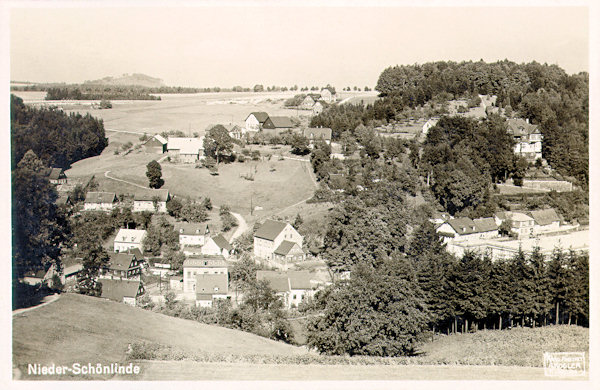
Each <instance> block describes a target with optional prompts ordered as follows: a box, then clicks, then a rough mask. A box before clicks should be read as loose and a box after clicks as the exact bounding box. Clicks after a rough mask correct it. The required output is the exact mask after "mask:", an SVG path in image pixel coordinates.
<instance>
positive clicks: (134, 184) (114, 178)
mask: <svg viewBox="0 0 600 390" xmlns="http://www.w3.org/2000/svg"><path fill="white" fill-rule="evenodd" d="M109 173H110V171H106V172H104V177H106V178H108V179H111V180H115V181H120V182H121V183H125V184H129V185H132V186H135V187H138V188H143V189H145V190H147V189H148V187H144V186H141V185H139V184H136V183H133V182H130V181H127V180H123V179H117V178H116V177H112V176H109V175H108V174H109Z"/></svg>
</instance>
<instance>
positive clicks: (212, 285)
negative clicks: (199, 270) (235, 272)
mask: <svg viewBox="0 0 600 390" xmlns="http://www.w3.org/2000/svg"><path fill="white" fill-rule="evenodd" d="M227 292H228V279H227V274H197V275H196V294H227Z"/></svg>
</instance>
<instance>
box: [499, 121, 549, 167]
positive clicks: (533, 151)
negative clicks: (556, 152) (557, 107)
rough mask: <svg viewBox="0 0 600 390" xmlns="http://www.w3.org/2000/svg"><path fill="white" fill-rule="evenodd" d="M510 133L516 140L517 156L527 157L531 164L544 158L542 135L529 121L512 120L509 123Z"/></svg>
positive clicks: (515, 150)
mask: <svg viewBox="0 0 600 390" xmlns="http://www.w3.org/2000/svg"><path fill="white" fill-rule="evenodd" d="M507 124H508V132H509V133H510V134H512V136H513V138H514V140H515V142H516V143H515V149H514V152H515V154H517V155H519V156H522V157H525V159H526V160H527V161H529V162H535V161H536V160H537V159H538V158H540V159H541V158H542V138H543V136H542V133H541V131H540V129H539V128H538V127H537V126H536V125H532V124H530V123H529V119H526V120H525V119H522V118H511V119H509V120H508V121H507Z"/></svg>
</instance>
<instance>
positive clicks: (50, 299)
mask: <svg viewBox="0 0 600 390" xmlns="http://www.w3.org/2000/svg"><path fill="white" fill-rule="evenodd" d="M58 298H60V294H52V295H48V296H46V297H44V298H43V299H42V303H40V304H39V305H36V306H31V307H26V308H23V309H17V310H13V312H12V315H13V316H14V315H17V314H22V313H26V312H28V311H31V310H35V309H38V308H40V307H42V306H46V305H49V304H51V303H52V302H55V301H57V300H58Z"/></svg>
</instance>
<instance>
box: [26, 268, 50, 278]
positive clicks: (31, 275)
mask: <svg viewBox="0 0 600 390" xmlns="http://www.w3.org/2000/svg"><path fill="white" fill-rule="evenodd" d="M24 276H25V277H27V278H37V279H44V276H46V271H44V270H43V269H40V270H37V271H27V272H26V273H25V275H24Z"/></svg>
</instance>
